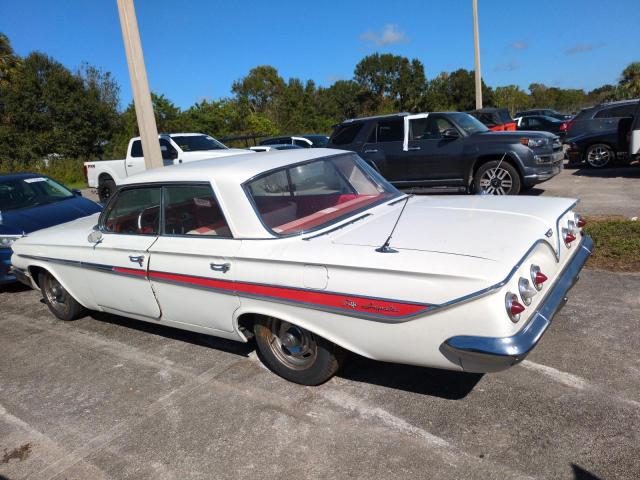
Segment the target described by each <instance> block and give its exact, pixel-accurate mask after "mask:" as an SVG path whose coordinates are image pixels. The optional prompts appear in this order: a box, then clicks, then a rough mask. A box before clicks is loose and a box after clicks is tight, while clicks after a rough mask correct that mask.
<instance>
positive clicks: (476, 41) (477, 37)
mask: <svg viewBox="0 0 640 480" xmlns="http://www.w3.org/2000/svg"><path fill="white" fill-rule="evenodd" d="M471 3H472V5H473V48H474V52H475V57H476V58H475V65H476V66H475V68H476V72H475V73H476V109H478V108H482V74H481V73H480V32H479V30H478V0H471Z"/></svg>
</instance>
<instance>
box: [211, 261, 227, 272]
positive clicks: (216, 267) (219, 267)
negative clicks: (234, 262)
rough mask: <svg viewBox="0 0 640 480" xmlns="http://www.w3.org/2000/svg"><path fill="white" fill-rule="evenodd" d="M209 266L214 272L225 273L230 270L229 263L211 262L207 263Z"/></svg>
mask: <svg viewBox="0 0 640 480" xmlns="http://www.w3.org/2000/svg"><path fill="white" fill-rule="evenodd" d="M209 266H210V267H211V270H213V271H214V272H222V273H227V272H228V271H229V270H231V264H229V263H211V264H209Z"/></svg>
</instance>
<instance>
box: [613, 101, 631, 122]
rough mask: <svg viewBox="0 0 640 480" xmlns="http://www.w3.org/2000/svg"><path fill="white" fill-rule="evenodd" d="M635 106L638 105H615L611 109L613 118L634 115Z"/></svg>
mask: <svg viewBox="0 0 640 480" xmlns="http://www.w3.org/2000/svg"><path fill="white" fill-rule="evenodd" d="M635 108H636V106H635V104H633V103H631V104H629V105H620V106H619V107H614V108H612V109H611V117H612V118H624V117H633V112H634V110H635Z"/></svg>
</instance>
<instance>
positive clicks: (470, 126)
mask: <svg viewBox="0 0 640 480" xmlns="http://www.w3.org/2000/svg"><path fill="white" fill-rule="evenodd" d="M449 115H451V117H452V118H453V120H454V121H455V122H456V123H457V124H458V125H459V126H460V128H462V129H463V130H464V131H465V132H467V133H468V134H469V135H472V134H474V133H478V132H488V131H489V129H488V128H487V127H486V126H485V125H484V124H483V123H482V122H481V121H480V120H478V119H477V118H475V117H472V116H471V115H469V114H468V113H462V112H455V113H450V114H449Z"/></svg>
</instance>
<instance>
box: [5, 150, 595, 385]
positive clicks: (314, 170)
mask: <svg viewBox="0 0 640 480" xmlns="http://www.w3.org/2000/svg"><path fill="white" fill-rule="evenodd" d="M575 204H576V202H575V200H571V199H563V198H532V197H494V196H475V197H457V196H456V197H454V196H447V197H422V198H418V197H415V196H411V195H404V194H402V193H401V192H399V191H398V190H396V189H395V188H394V187H392V186H391V185H390V184H388V183H387V182H386V181H385V180H384V179H383V178H381V177H380V176H379V175H378V174H377V173H376V172H375V171H373V170H372V169H371V168H370V167H368V166H367V165H366V164H365V163H364V162H363V161H362V160H361V159H360V158H359V157H358V156H357V155H356V154H354V153H351V152H344V151H339V150H327V149H304V150H291V151H274V152H267V153H264V154H262V155H243V156H237V157H234V156H232V157H226V158H221V159H215V160H210V161H208V160H205V161H201V162H194V163H191V164H187V165H180V166H176V167H167V168H163V169H159V170H153V171H148V172H145V173H142V174H140V175H136V176H134V177H132V178H130V179H128V180H127V181H126V182H124V184H123V185H122V186H121V187H120V189H119V190H118V192H117V194H116V195H114V196H113V197H112V198H111V199H110V201H109V203H108V205H107V206H106V208H105V209H104V211H103V212H102V214H101V215H100V216H99V217H98V216H97V215H94V216H92V217H87V218H84V219H80V220H76V221H74V222H70V223H67V224H64V225H61V226H58V227H53V228H49V229H46V230H42V231H39V232H37V233H34V234H33V235H29V236H27V237H25V238H23V239H20V240H18V241H17V242H15V244H14V246H13V249H14V255H13V257H12V262H13V265H14V268H15V272H16V274H17V275H18V277H19V278H20V279H21V280H22V281H23V282H25V283H28V284H29V285H31V286H33V287H34V288H39V289H40V290H41V291H42V293H43V297H44V300H45V302H46V303H47V305H48V306H49V308H50V309H51V311H52V313H53V314H54V315H55V316H56V317H58V318H60V319H63V320H71V319H74V318H77V317H79V316H80V315H82V314H83V313H84V312H85V310H86V309H89V310H99V311H104V312H111V313H115V314H118V315H124V316H127V317H131V318H134V319H139V320H144V321H147V322H153V323H160V324H165V325H170V326H173V327H177V328H182V329H186V330H193V331H197V332H203V333H207V334H211V335H216V336H220V337H224V338H229V339H233V340H239V341H243V342H246V341H248V340H249V339H250V338H252V337H255V340H256V344H257V348H258V352H259V353H260V357H261V358H262V360H263V361H264V362H265V363H266V365H267V366H268V367H269V368H271V369H272V370H273V371H274V372H276V373H277V374H279V375H281V376H282V377H284V378H286V379H288V380H291V381H294V382H298V383H302V384H307V385H316V384H319V383H322V382H324V381H325V380H327V379H328V378H330V377H331V376H332V375H333V374H334V373H335V372H336V370H337V369H338V368H339V366H340V364H341V362H342V361H343V359H344V357H345V352H346V351H351V352H356V353H358V354H360V355H364V356H366V357H370V358H374V359H378V360H384V361H388V362H398V363H405V364H413V365H422V366H429V367H436V368H444V369H451V370H464V371H471V372H492V371H498V370H501V369H505V368H507V367H509V366H510V365H514V364H516V363H518V362H519V361H521V360H522V359H523V358H524V357H525V356H526V355H527V354H528V353H529V351H531V349H532V348H533V347H534V346H535V345H536V343H537V342H538V341H539V340H540V338H541V336H542V334H543V333H544V332H545V330H546V329H547V327H548V326H549V324H550V322H551V319H552V318H553V316H554V314H555V313H556V312H557V311H558V310H559V309H560V308H561V307H562V305H563V304H564V302H565V301H566V298H565V295H566V293H567V291H568V290H569V289H570V288H571V287H572V286H573V284H574V282H575V280H576V279H577V276H578V273H579V271H580V269H581V268H582V266H583V265H584V263H585V261H586V260H587V257H588V256H589V254H590V251H591V248H592V241H591V239H590V238H589V237H588V236H586V235H583V234H582V231H581V228H582V226H583V225H584V221H583V219H581V218H580V216H579V215H577V214H575V213H574V212H573V211H572V209H573V207H574V206H575Z"/></svg>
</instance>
